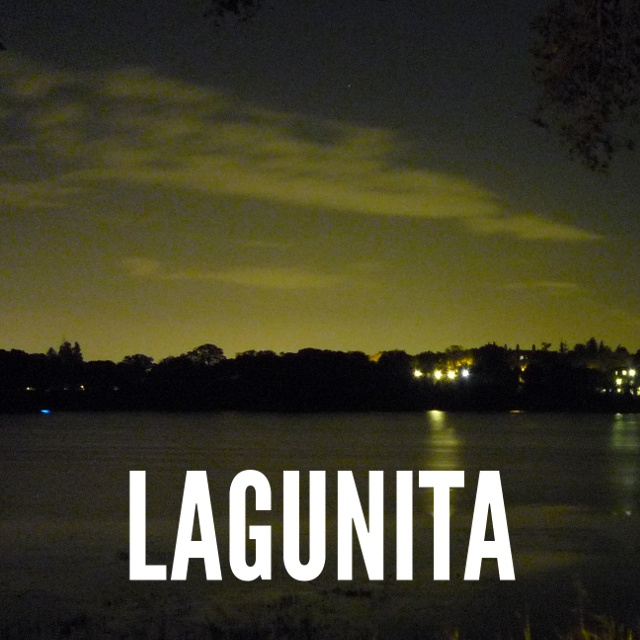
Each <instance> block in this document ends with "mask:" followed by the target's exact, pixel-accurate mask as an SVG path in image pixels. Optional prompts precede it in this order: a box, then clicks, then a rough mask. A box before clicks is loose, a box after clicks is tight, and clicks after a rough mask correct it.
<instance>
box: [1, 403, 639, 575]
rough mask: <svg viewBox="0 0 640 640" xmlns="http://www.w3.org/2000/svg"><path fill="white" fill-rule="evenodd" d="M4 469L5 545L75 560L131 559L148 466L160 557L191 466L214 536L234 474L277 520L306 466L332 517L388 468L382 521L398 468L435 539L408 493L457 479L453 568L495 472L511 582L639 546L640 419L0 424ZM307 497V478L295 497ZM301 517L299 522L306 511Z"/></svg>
mask: <svg viewBox="0 0 640 640" xmlns="http://www.w3.org/2000/svg"><path fill="white" fill-rule="evenodd" d="M0 468H1V469H2V474H1V476H0V543H2V541H4V543H3V544H4V547H5V548H6V549H9V548H11V549H23V550H26V551H29V553H31V551H32V550H33V549H36V548H37V549H41V550H42V549H45V548H48V549H53V550H54V551H55V550H57V551H60V553H63V554H64V553H67V554H69V553H71V552H69V551H68V549H67V547H68V545H69V544H71V541H73V544H74V545H85V547H86V548H88V549H91V550H92V552H96V553H97V552H100V553H107V554H111V556H115V555H116V554H117V553H118V552H120V551H121V550H122V549H126V548H127V542H128V540H127V533H128V473H129V470H131V469H145V470H147V487H148V489H147V491H148V518H149V528H150V530H151V531H152V538H153V541H154V542H153V544H154V545H156V546H157V547H158V548H160V547H161V548H163V549H165V550H168V551H169V552H170V551H171V550H172V548H173V547H172V545H173V544H174V541H175V529H176V524H177V519H178V514H179V510H180V502H181V497H182V486H183V482H184V474H185V471H186V470H188V469H205V470H207V471H208V474H209V485H210V489H211V499H212V503H213V510H214V514H215V518H216V528H217V530H218V531H220V535H221V536H222V535H224V533H225V530H226V522H225V518H226V517H227V513H228V487H229V484H230V482H231V480H232V479H233V477H234V475H235V474H236V473H238V472H239V471H241V470H244V469H258V470H259V471H262V472H263V473H264V474H265V475H266V476H267V477H268V479H269V480H270V482H271V485H272V489H273V495H274V513H273V514H272V520H273V521H274V522H275V523H277V520H278V518H279V511H278V510H279V509H280V506H279V504H278V496H279V495H280V493H281V478H282V471H283V470H288V469H293V470H300V471H301V472H302V474H301V476H302V478H303V480H304V479H305V478H306V475H307V474H306V472H307V471H309V470H313V469H316V470H317V469H320V470H326V471H327V487H328V491H327V515H328V518H335V513H336V503H335V500H336V495H335V484H336V482H335V478H336V472H337V470H339V469H351V470H353V471H354V473H355V475H356V479H357V480H358V482H359V486H360V487H363V488H364V491H363V492H362V494H361V500H362V503H363V504H366V496H367V492H366V478H367V477H366V472H367V471H368V470H377V469H381V470H384V471H385V512H386V513H387V520H388V521H389V522H390V523H393V515H394V510H395V471H396V470H413V471H414V472H415V473H414V495H415V500H414V507H415V510H416V528H417V529H419V530H420V535H423V536H424V540H425V541H426V542H427V543H428V544H430V542H429V540H428V536H429V535H430V526H431V522H430V520H429V518H428V517H427V518H426V519H425V517H424V516H425V514H429V513H431V512H432V510H433V495H432V491H431V490H427V489H419V488H418V473H417V472H418V471H419V470H434V471H438V470H453V469H459V470H464V472H465V488H464V489H452V490H451V494H450V495H451V507H452V509H451V512H452V535H453V536H454V537H456V536H457V537H458V538H459V543H460V549H462V550H463V551H462V552H461V553H463V555H462V557H461V558H459V560H460V561H463V560H464V551H466V549H465V548H464V545H465V544H466V538H465V535H466V534H465V530H466V529H465V528H466V527H468V525H469V524H470V514H471V513H472V510H473V504H474V499H475V485H476V482H477V477H478V472H479V471H480V470H483V469H486V470H493V469H497V470H499V471H500V473H501V479H502V487H503V494H504V500H505V505H506V509H507V515H508V519H509V526H510V532H511V536H512V548H513V552H514V559H515V561H516V575H519V574H518V572H521V573H520V575H521V574H522V572H527V571H534V570H536V569H537V568H540V567H549V566H554V563H558V562H559V561H560V560H561V559H563V560H562V561H569V560H570V561H571V562H574V561H578V560H580V559H581V558H584V557H587V556H591V555H593V554H599V555H600V556H602V555H603V554H604V555H605V556H606V554H609V553H629V552H630V551H637V548H638V546H639V545H638V531H639V530H640V527H638V526H637V525H638V510H639V504H638V503H639V497H640V419H639V418H638V417H636V416H629V415H618V416H615V417H614V416H601V415H595V416H593V415H584V416H583V415H580V416H577V415H571V414H557V415H554V414H517V415H514V414H464V413H462V414H457V413H453V414H452V413H444V412H438V411H431V412H428V413H425V414H321V415H311V414H300V415H286V416H285V415H271V414H263V415H248V414H232V413H229V414H194V415H191V414H188V415H187V414H173V415H163V414H101V415H96V414H85V415H83V414H69V415H64V414H58V415H55V414H53V415H51V416H39V415H38V416H0ZM306 491H307V489H306V485H305V484H304V483H303V486H302V487H301V495H303V496H305V495H307V494H306V493H305V492H306ZM301 517H302V518H307V517H308V505H307V504H306V500H303V504H302V505H301ZM267 520H268V519H267ZM262 521H265V520H264V519H263V520H262ZM307 521H308V520H307ZM65 531H66V534H65ZM416 536H418V534H416ZM416 544H417V543H416ZM391 546H392V545H391ZM427 546H428V545H427ZM0 550H1V549H0ZM455 553H456V551H455V549H454V550H453V555H454V556H455ZM0 568H1V567H0Z"/></svg>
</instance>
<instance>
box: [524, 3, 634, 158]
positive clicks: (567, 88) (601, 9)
mask: <svg viewBox="0 0 640 640" xmlns="http://www.w3.org/2000/svg"><path fill="white" fill-rule="evenodd" d="M533 29H534V32H535V34H536V36H537V37H536V41H535V44H534V47H533V54H534V56H535V60H536V63H535V68H534V79H535V81H536V83H537V84H538V87H539V89H540V98H539V102H538V104H537V107H536V110H535V116H534V118H533V121H534V122H536V123H537V124H539V125H540V126H543V127H545V128H548V129H550V130H552V131H554V132H555V133H556V134H557V135H559V137H560V139H561V140H562V141H563V142H564V143H565V144H566V145H567V146H568V148H569V151H570V153H571V154H573V155H575V156H577V157H579V158H580V159H581V160H582V162H584V163H585V164H586V165H587V166H588V167H589V168H591V169H595V170H604V169H607V168H608V166H609V164H610V162H611V158H612V156H613V154H614V152H615V151H617V150H619V149H621V148H626V149H633V147H634V141H633V139H632V138H631V137H630V135H629V129H630V125H634V124H637V123H638V116H639V111H638V107H639V105H640V3H639V2H638V1H637V0H554V2H553V3H552V4H551V5H550V6H549V7H548V9H547V10H546V11H545V12H544V13H542V14H541V15H539V16H538V18H537V19H536V20H535V21H534V22H533Z"/></svg>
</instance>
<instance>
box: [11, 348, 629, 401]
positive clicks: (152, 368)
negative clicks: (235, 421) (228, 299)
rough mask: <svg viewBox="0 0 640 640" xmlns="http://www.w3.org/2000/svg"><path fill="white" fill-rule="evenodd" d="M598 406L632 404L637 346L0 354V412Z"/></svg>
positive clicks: (73, 350)
mask: <svg viewBox="0 0 640 640" xmlns="http://www.w3.org/2000/svg"><path fill="white" fill-rule="evenodd" d="M43 409H45V410H46V409H48V410H82V411H87V410H118V411H123V410H160V411H198V410H203V411H216V410H237V411H283V412H286V411H416V410H429V409H442V410H473V411H496V410H497V411H514V410H526V411H602V412H627V411H638V410H639V409H640V351H639V352H637V353H635V354H631V353H630V352H629V351H628V350H627V349H626V348H624V347H621V346H618V347H617V348H615V349H612V348H611V347H608V346H606V345H605V344H603V343H602V342H598V341H596V340H595V339H594V338H591V339H590V340H588V341H587V342H586V343H584V344H577V345H575V346H574V347H573V348H572V349H569V348H567V346H566V345H564V344H561V345H560V348H559V349H558V350H551V348H550V345H549V344H547V343H545V344H543V345H542V347H541V348H536V346H535V345H533V346H532V348H531V349H521V348H520V347H519V346H517V347H516V348H508V347H507V346H499V345H497V344H496V343H491V344H486V345H484V346H482V347H478V348H472V349H464V348H462V347H459V346H453V347H450V348H449V349H447V350H446V351H444V352H431V351H425V352H423V353H419V354H417V355H410V354H407V353H406V352H404V351H397V350H396V351H384V352H380V353H377V354H375V355H366V354H364V353H362V352H355V351H354V352H341V351H328V350H320V349H310V348H309V349H302V350H300V351H298V352H297V353H280V354H276V353H274V352H273V351H248V352H244V353H240V354H237V355H236V356H235V357H234V358H226V357H225V355H224V353H223V351H222V349H220V348H219V347H217V346H215V345H213V344H205V345H201V346H199V347H197V348H195V349H193V350H192V351H189V352H188V353H185V354H182V355H180V356H171V357H168V358H165V359H163V360H161V361H160V362H157V363H155V362H154V361H153V359H152V358H150V357H149V356H146V355H143V354H134V355H131V356H126V357H125V358H124V359H123V360H122V361H120V362H118V363H115V362H112V361H108V360H94V361H85V360H84V358H83V356H82V351H81V349H80V346H79V345H78V343H75V344H74V345H72V344H71V343H69V342H64V343H63V344H62V345H61V346H60V348H59V349H58V350H55V349H53V348H52V349H49V351H48V352H47V353H45V354H42V353H36V354H29V353H26V352H24V351H20V350H16V349H13V350H10V351H7V350H0V411H4V412H13V411H39V410H43Z"/></svg>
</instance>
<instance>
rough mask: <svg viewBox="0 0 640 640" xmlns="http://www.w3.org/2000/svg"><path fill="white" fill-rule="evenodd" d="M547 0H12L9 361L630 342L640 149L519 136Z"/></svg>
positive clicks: (638, 317) (2, 195)
mask: <svg viewBox="0 0 640 640" xmlns="http://www.w3.org/2000/svg"><path fill="white" fill-rule="evenodd" d="M544 6H545V3H544V2H541V1H540V2H538V1H532V2H526V3H519V2H513V0H509V1H506V0H505V1H498V0H495V1H493V2H487V3H479V2H473V1H472V0H456V1H453V2H452V1H451V0H447V1H445V0H429V2H427V1H426V0H422V1H420V0H394V1H392V2H391V1H389V2H383V1H381V0H349V2H338V1H335V2H334V1H329V2H317V1H315V2H313V1H312V0H295V1H291V2H286V3H285V2H277V1H276V0H273V1H272V2H269V3H267V5H266V6H265V7H264V9H263V10H262V12H261V13H260V14H259V15H258V16H257V17H256V18H255V20H253V21H252V22H250V23H249V24H234V23H233V22H229V24H224V25H222V26H219V27H216V26H215V25H214V24H213V23H212V21H211V20H208V19H206V18H204V17H203V14H204V12H205V10H206V4H205V3H200V2H197V1H195V0H194V1H193V2H180V1H178V0H174V1H171V0H160V1H153V2H152V1H151V0H136V1H135V2H130V1H129V0H126V1H125V0H83V2H78V1H77V0H66V1H60V2H55V3H52V2H50V0H29V2H24V1H23V0H7V1H6V2H3V3H2V5H1V6H0V35H1V37H2V41H3V44H4V45H5V46H6V48H7V51H5V52H2V53H1V54H0V118H1V120H2V124H1V125H0V140H1V146H0V299H1V300H2V305H1V306H0V314H1V324H0V348H4V349H11V348H18V349H24V350H26V351H35V352H42V351H46V349H47V348H48V347H50V346H57V345H59V344H60V342H61V341H62V340H63V339H68V340H71V341H78V342H79V343H80V344H81V346H82V348H83V352H84V355H85V358H88V359H102V358H109V359H114V360H119V359H121V358H122V357H123V356H125V355H127V354H133V353H146V354H148V355H151V356H153V357H155V358H156V359H159V358H162V357H166V356H168V355H178V354H180V353H182V352H185V351H187V350H189V349H192V348H194V347H196V346H197V345H199V344H202V343H206V342H212V343H215V344H217V345H218V346H220V347H222V348H223V349H224V351H225V353H226V355H227V356H233V355H235V353H236V352H241V351H244V350H248V349H273V350H274V351H277V352H279V351H297V350H298V349H301V348H304V347H317V348H325V349H336V350H362V351H364V352H366V353H375V352H378V351H380V350H384V349H394V348H398V349H404V350H406V351H408V352H410V353H417V352H420V351H424V350H428V349H431V350H440V349H444V348H446V347H447V346H449V345H452V344H460V345H463V346H465V347H474V346H480V345H482V344H484V343H486V342H488V341H494V340H495V341H496V342H498V343H499V344H508V345H509V346H512V347H513V346H515V345H516V344H520V346H521V347H523V348H529V347H530V346H531V345H532V344H533V343H537V344H538V345H540V344H541V343H542V342H543V341H546V342H551V343H552V348H557V347H558V345H559V342H560V341H561V340H562V341H565V342H567V343H568V344H569V346H570V347H572V346H573V345H574V344H575V343H576V342H584V341H585V340H587V339H588V338H589V337H591V336H595V337H596V338H597V339H602V340H604V341H605V342H606V343H607V344H610V345H611V346H613V347H615V346H616V345H618V344H623V345H625V346H627V347H628V348H629V349H632V350H634V351H635V350H636V349H638V348H639V347H640V273H639V255H638V249H637V247H638V244H639V240H640V215H639V214H640V193H639V190H638V174H639V171H638V168H639V167H640V155H638V154H639V153H640V152H636V154H635V155H633V154H632V153H627V152H622V154H621V155H619V156H617V157H616V158H615V159H614V162H613V164H612V166H611V168H610V171H609V173H608V175H601V174H598V173H594V172H592V171H590V170H589V169H587V168H585V167H583V166H582V165H581V164H580V163H579V162H577V161H572V160H570V159H569V157H568V155H567V152H566V151H565V150H564V149H563V148H562V147H561V145H560V143H559V142H558V140H557V139H556V138H555V137H553V136H552V135H550V134H549V133H547V132H545V131H543V130H541V129H539V128H536V127H535V126H534V125H532V124H531V123H530V121H529V119H528V116H529V115H530V114H531V113H532V111H533V108H534V105H535V95H536V93H535V92H536V87H535V86H534V84H533V81H532V80H531V69H532V66H533V60H532V58H531V56H530V53H529V48H530V46H531V42H532V37H533V36H532V32H531V29H530V26H529V24H530V20H531V18H532V17H533V16H534V15H535V14H536V12H537V11H539V10H541V9H542V8H543V7H544Z"/></svg>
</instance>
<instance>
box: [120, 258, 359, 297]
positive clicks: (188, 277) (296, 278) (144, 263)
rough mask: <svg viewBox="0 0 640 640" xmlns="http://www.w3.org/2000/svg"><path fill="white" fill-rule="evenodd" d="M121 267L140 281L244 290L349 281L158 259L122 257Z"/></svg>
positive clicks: (291, 270)
mask: <svg viewBox="0 0 640 640" xmlns="http://www.w3.org/2000/svg"><path fill="white" fill-rule="evenodd" d="M121 266H122V268H123V269H124V270H125V271H126V272H127V273H128V274H129V275H130V276H132V277H135V278H141V279H149V280H163V281H173V282H187V281H192V282H194V281H195V282H197V281H212V282H220V283H228V284H235V285H239V286H243V287H259V288H266V289H283V290H299V289H331V288H335V287H338V286H340V285H344V284H346V283H347V282H348V281H350V280H351V279H352V277H351V275H350V274H347V273H344V274H335V273H321V272H318V271H311V270H310V269H303V268H300V267H296V266H289V267H266V266H256V267H247V266H240V267H235V268H231V269H209V268H206V267H196V268H188V269H172V268H169V267H167V266H165V265H164V264H163V263H162V262H160V261H159V260H153V259H149V258H141V257H129V258H124V259H123V260H122V262H121Z"/></svg>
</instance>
